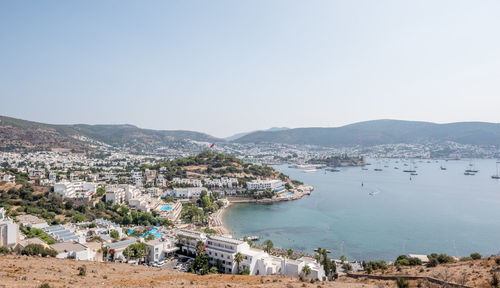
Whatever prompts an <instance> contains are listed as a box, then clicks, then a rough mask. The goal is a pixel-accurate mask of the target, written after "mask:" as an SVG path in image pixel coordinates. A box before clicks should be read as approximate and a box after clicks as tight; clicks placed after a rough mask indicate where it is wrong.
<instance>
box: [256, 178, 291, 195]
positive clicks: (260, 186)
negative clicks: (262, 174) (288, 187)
mask: <svg viewBox="0 0 500 288" xmlns="http://www.w3.org/2000/svg"><path fill="white" fill-rule="evenodd" d="M283 185H284V183H283V181H281V180H269V179H267V180H261V179H257V180H252V181H250V182H247V189H248V190H267V189H270V190H272V191H276V192H277V191H281V190H283V189H284V187H283Z"/></svg>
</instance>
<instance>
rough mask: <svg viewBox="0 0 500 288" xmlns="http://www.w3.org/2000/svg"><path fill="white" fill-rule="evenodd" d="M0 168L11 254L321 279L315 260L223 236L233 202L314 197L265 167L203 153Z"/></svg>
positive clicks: (10, 162)
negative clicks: (225, 218)
mask: <svg viewBox="0 0 500 288" xmlns="http://www.w3.org/2000/svg"><path fill="white" fill-rule="evenodd" d="M128 156H131V155H128ZM0 163H2V170H1V171H0V179H1V181H0V189H1V190H2V200H3V201H2V206H3V207H2V208H0V237H1V241H0V244H1V246H2V247H7V248H8V249H10V250H11V251H12V252H15V253H19V254H23V255H39V254H40V255H50V256H54V257H56V258H72V259H76V260H87V261H113V262H124V263H130V264H135V265H137V264H143V263H144V264H145V265H150V266H153V267H165V269H177V270H179V271H190V272H196V273H208V272H209V271H210V272H211V273H230V274H236V273H239V274H247V275H271V274H282V275H289V276H298V275H302V274H303V271H307V277H309V278H312V279H317V280H322V279H324V277H326V275H325V272H324V269H323V268H322V267H321V264H320V263H318V261H317V260H316V259H314V258H312V257H309V256H307V255H295V254H296V253H289V252H288V254H283V255H279V253H278V254H277V253H272V251H273V252H275V250H276V249H274V250H273V249H271V248H270V247H269V245H270V244H269V243H272V242H271V241H270V240H267V246H266V247H259V246H258V245H256V244H254V243H253V242H252V240H249V239H247V238H245V239H234V238H233V237H232V235H229V233H227V230H226V229H225V228H224V227H223V224H222V220H221V213H222V212H223V210H224V208H225V207H226V206H228V205H229V204H230V201H235V202H245V201H248V202H253V201H271V202H274V201H288V200H293V199H298V198H300V197H303V196H305V195H308V194H310V193H311V191H312V187H310V186H306V185H303V184H302V183H300V182H298V181H293V180H290V179H289V178H288V177H287V176H285V175H283V174H280V173H277V172H276V171H274V169H272V168H270V167H266V166H259V165H255V164H250V163H245V162H243V161H241V160H239V159H237V158H235V157H232V156H225V155H222V154H217V153H214V152H210V151H205V152H202V153H200V154H198V155H196V156H190V157H186V158H180V159H177V160H174V161H167V162H163V159H152V158H148V159H146V158H143V157H138V156H131V157H124V156H123V155H111V157H108V158H107V159H96V158H87V157H84V156H81V155H80V156H79V155H75V154H71V153H59V152H37V153H28V154H25V155H24V156H21V154H16V153H2V154H1V158H0ZM20 195H22V196H20ZM254 240H255V239H254ZM271 247H272V246H271ZM202 255H205V256H206V257H205V258H203V257H201V256H202ZM200 259H202V260H203V259H205V260H206V261H205V262H203V261H202V260H200ZM200 261H202V263H201V264H200ZM305 266H307V268H304V267H305Z"/></svg>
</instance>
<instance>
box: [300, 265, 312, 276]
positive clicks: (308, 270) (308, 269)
mask: <svg viewBox="0 0 500 288" xmlns="http://www.w3.org/2000/svg"><path fill="white" fill-rule="evenodd" d="M311 272H312V271H311V267H309V266H308V265H304V267H302V273H304V275H305V276H306V277H307V276H309V275H310V274H311Z"/></svg>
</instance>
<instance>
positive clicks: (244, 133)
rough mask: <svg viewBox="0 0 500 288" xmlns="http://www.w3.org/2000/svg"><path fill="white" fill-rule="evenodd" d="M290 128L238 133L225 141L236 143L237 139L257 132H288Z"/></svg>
mask: <svg viewBox="0 0 500 288" xmlns="http://www.w3.org/2000/svg"><path fill="white" fill-rule="evenodd" d="M288 129H290V128H286V127H272V128H269V129H266V130H255V131H252V132H243V133H237V134H234V135H232V136H229V137H226V138H224V140H226V141H234V140H236V139H239V138H241V137H243V136H246V135H248V134H252V133H255V132H262V131H263V132H273V131H283V130H288Z"/></svg>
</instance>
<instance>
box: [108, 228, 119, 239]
mask: <svg viewBox="0 0 500 288" xmlns="http://www.w3.org/2000/svg"><path fill="white" fill-rule="evenodd" d="M109 236H110V237H111V238H113V239H114V240H117V239H118V238H120V233H119V232H118V231H116V230H111V232H109Z"/></svg>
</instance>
